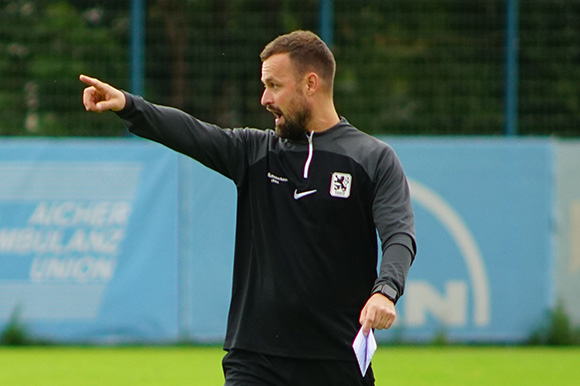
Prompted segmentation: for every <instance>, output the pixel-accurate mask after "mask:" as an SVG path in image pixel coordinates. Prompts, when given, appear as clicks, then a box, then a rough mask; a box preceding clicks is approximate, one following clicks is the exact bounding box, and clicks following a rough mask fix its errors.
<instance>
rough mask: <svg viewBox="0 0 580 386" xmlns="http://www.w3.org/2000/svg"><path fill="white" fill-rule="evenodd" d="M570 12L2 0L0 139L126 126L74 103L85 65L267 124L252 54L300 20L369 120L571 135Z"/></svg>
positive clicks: (493, 2)
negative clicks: (322, 44) (324, 46)
mask: <svg viewBox="0 0 580 386" xmlns="http://www.w3.org/2000/svg"><path fill="white" fill-rule="evenodd" d="M579 15H580V2H578V1H575V0H528V1H518V0H474V1H463V0H440V1H431V0H417V1H405V0H389V1H384V0H368V1H362V2H353V1H348V0H272V1H261V0H125V1H116V0H96V1H91V0H56V1H54V0H52V1H48V0H2V1H1V2H0V52H1V53H2V54H1V55H0V84H2V87H1V88H0V121H1V122H2V124H1V125H0V135H10V136H62V135H72V136H119V135H124V131H123V129H122V127H120V125H119V122H118V121H116V120H115V119H114V118H113V117H107V118H110V119H107V118H103V117H88V116H86V115H84V114H83V111H82V109H79V97H78V96H79V92H80V90H81V89H82V85H80V84H79V82H78V80H77V76H78V74H79V73H86V74H91V75H93V76H95V77H99V78H101V79H103V80H105V81H107V82H109V83H111V84H113V85H115V86H118V87H120V88H123V89H125V90H130V91H133V92H135V93H138V94H142V95H144V96H145V97H147V98H148V99H150V100H152V101H154V102H158V103H163V104H169V105H172V106H176V107H179V108H182V109H184V110H186V111H188V112H190V113H192V114H194V115H196V116H198V117H200V118H202V119H204V120H207V121H211V122H217V123H219V124H221V125H223V126H226V127H238V126H253V127H259V128H263V127H268V126H270V125H271V124H272V122H271V119H270V117H269V115H268V114H267V113H265V112H264V109H263V108H262V107H261V106H260V104H259V103H258V102H259V98H260V94H261V89H262V85H261V83H260V81H259V75H260V61H259V57H258V54H259V52H260V51H261V49H262V48H263V47H264V45H265V44H266V43H268V42H269V41H270V40H271V39H272V38H274V37H275V36H277V35H279V34H282V33H286V32H289V31H291V30H294V29H309V30H313V31H315V32H317V33H319V34H320V35H321V36H323V38H324V40H325V41H327V43H328V44H329V45H330V46H331V47H332V49H333V51H334V53H335V55H336V59H337V62H338V73H337V79H336V101H337V106H338V109H339V112H340V114H342V115H344V116H346V117H348V118H349V119H350V121H351V122H352V123H353V124H355V125H356V126H357V127H359V128H360V129H362V130H364V131H367V132H369V133H381V134H405V135H440V134H445V135H502V134H506V133H510V134H513V133H517V134H521V135H528V136H529V135H542V136H558V137H569V136H576V135H578V134H579V133H580V131H579V130H580V94H579V92H578V82H579V80H580V66H579V63H580V28H579V27H578V16H579ZM81 117H82V120H83V125H82V126H81V125H79V124H78V122H79V120H80V119H81Z"/></svg>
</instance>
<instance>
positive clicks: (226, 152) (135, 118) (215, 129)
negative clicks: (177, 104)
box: [117, 93, 261, 183]
mask: <svg viewBox="0 0 580 386" xmlns="http://www.w3.org/2000/svg"><path fill="white" fill-rule="evenodd" d="M125 96H126V98H127V105H126V106H125V109H123V110H122V111H120V112H118V113H117V114H118V115H119V117H121V118H122V119H123V120H124V121H125V125H126V126H127V128H128V129H129V131H130V132H132V133H133V134H136V135H138V136H140V137H143V138H147V139H150V140H152V141H155V142H159V143H161V144H163V145H165V146H167V147H169V148H171V149H173V150H175V151H177V152H179V153H182V154H184V155H187V156H189V157H191V158H193V159H196V160H197V161H199V162H201V163H202V164H204V165H205V166H207V167H209V168H210V169H213V170H215V171H217V172H219V173H221V174H223V175H224V176H226V177H228V178H231V179H233V180H234V181H235V182H236V183H237V182H238V181H239V180H240V179H241V178H242V176H243V175H244V173H245V170H246V168H247V165H248V157H247V152H248V149H251V146H250V147H248V146H247V145H248V143H247V140H248V137H249V134H248V132H249V131H253V132H259V130H256V129H223V128H221V127H219V126H216V125H212V124H209V123H205V122H202V121H200V120H199V119H196V118H195V117H193V116H191V115H189V114H187V113H185V112H183V111H181V110H178V109H175V108H171V107H165V106H160V105H155V104H152V103H149V102H147V101H145V100H144V99H143V98H141V97H137V96H134V95H131V94H129V93H125ZM260 132H261V131H260Z"/></svg>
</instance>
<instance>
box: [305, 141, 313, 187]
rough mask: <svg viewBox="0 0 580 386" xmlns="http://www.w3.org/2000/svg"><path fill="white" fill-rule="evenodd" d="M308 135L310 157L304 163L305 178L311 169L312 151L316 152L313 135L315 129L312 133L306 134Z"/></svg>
mask: <svg viewBox="0 0 580 386" xmlns="http://www.w3.org/2000/svg"><path fill="white" fill-rule="evenodd" d="M306 136H307V137H308V158H307V159H306V163H305V164H304V179H307V178H308V172H309V171H310V163H311V162H312V153H314V146H313V145H312V137H313V136H314V131H311V132H310V134H306Z"/></svg>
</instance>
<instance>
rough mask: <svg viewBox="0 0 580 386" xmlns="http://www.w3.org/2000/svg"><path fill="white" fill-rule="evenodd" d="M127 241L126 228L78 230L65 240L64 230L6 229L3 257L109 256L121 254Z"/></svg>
mask: <svg viewBox="0 0 580 386" xmlns="http://www.w3.org/2000/svg"><path fill="white" fill-rule="evenodd" d="M124 238H125V230H124V229H123V228H105V229H99V230H85V229H77V230H75V231H74V232H73V233H72V235H71V236H69V237H65V236H64V232H63V230H62V229H36V228H31V227H29V228H2V229H0V253H13V254H19V255H28V254H31V253H35V254H42V253H55V254H56V253H91V252H92V253H105V254H117V253H118V252H119V246H120V244H121V242H122V241H123V239H124Z"/></svg>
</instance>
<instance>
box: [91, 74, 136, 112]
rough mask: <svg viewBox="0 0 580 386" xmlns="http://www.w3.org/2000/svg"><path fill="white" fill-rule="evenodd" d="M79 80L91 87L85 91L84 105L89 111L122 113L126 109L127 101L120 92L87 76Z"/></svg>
mask: <svg viewBox="0 0 580 386" xmlns="http://www.w3.org/2000/svg"><path fill="white" fill-rule="evenodd" d="M79 79H80V80H81V82H83V83H85V84H87V85H88V86H89V87H87V88H85V90H84V91H83V105H85V109H86V110H87V111H96V112H98V113H101V112H103V111H107V110H111V111H121V110H123V109H124V108H125V104H126V103H127V100H126V99H125V94H123V92H121V91H120V90H117V89H116V88H114V87H112V86H110V85H108V84H107V83H103V82H101V81H100V80H98V79H95V78H91V77H88V76H86V75H81V76H80V77H79Z"/></svg>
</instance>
